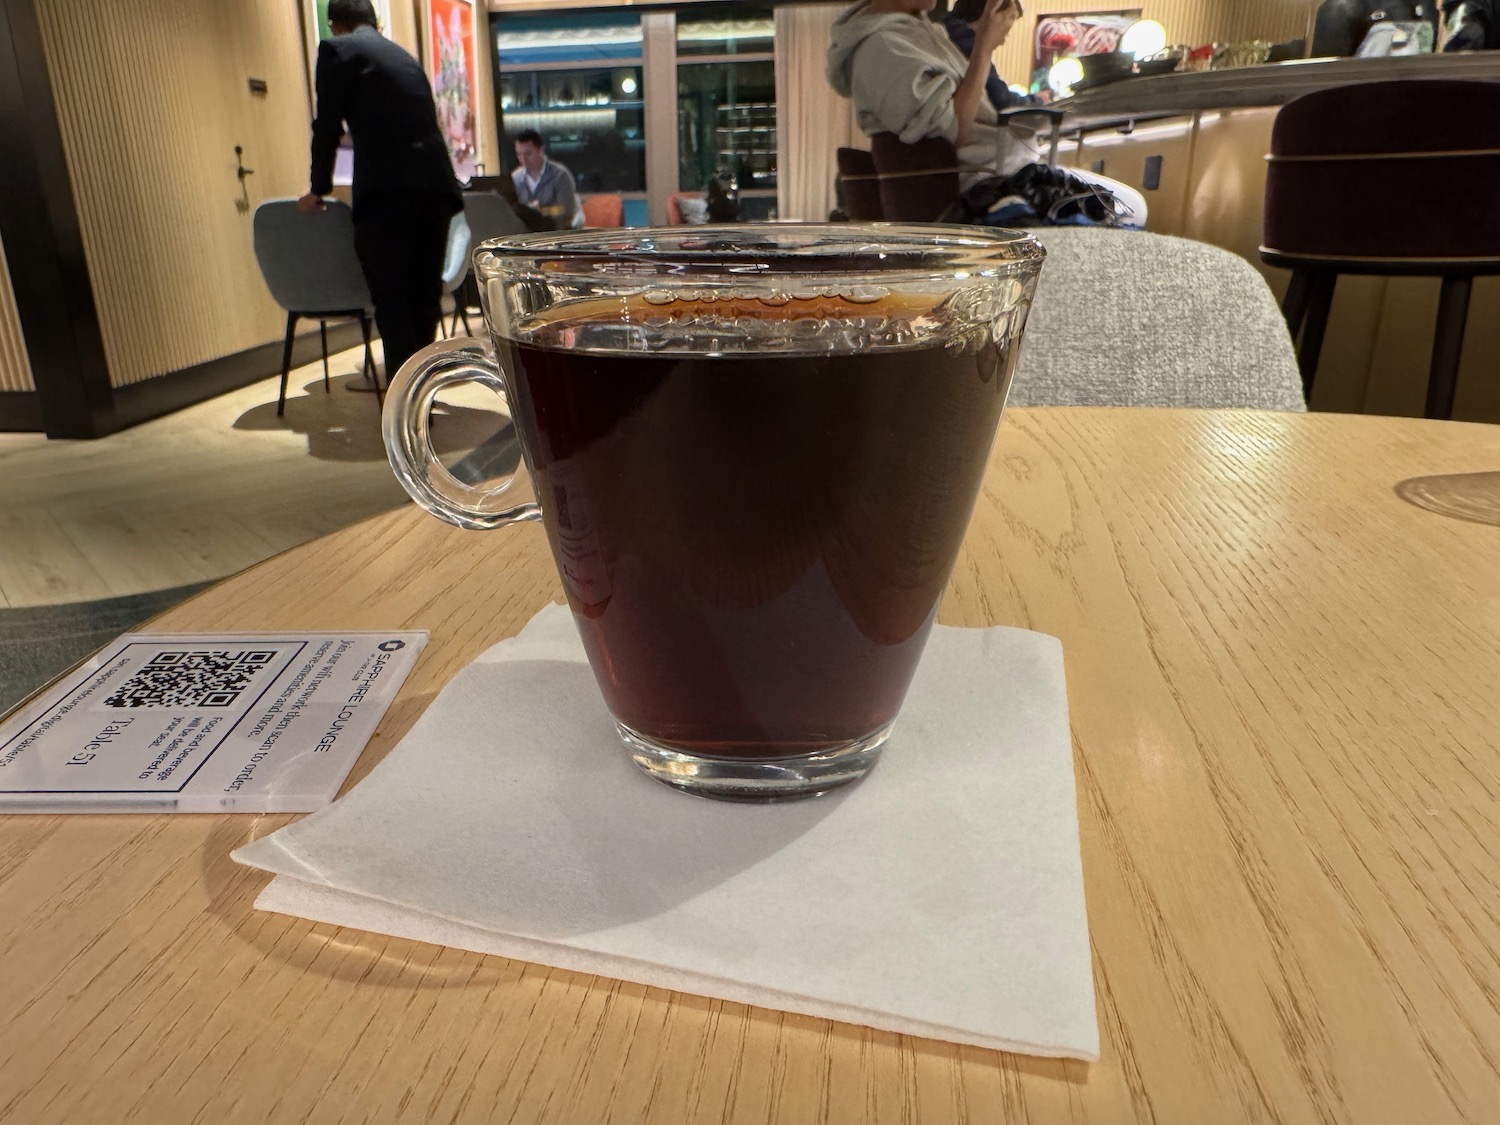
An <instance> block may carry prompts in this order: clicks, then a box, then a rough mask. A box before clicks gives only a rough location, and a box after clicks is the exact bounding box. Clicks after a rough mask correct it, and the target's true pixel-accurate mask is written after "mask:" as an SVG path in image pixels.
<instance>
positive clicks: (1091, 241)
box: [1010, 227, 1307, 411]
mask: <svg viewBox="0 0 1500 1125" xmlns="http://www.w3.org/2000/svg"><path fill="white" fill-rule="evenodd" d="M1031 233H1033V234H1035V235H1036V237H1037V239H1038V240H1039V241H1040V242H1041V243H1042V245H1043V246H1044V247H1046V250H1047V261H1046V264H1045V265H1043V267H1042V275H1041V279H1040V281H1039V282H1038V284H1037V294H1036V301H1035V304H1034V305H1033V306H1032V310H1031V315H1030V318H1029V320H1028V321H1027V325H1026V336H1025V340H1024V342H1023V343H1022V345H1021V355H1020V359H1019V361H1018V363H1017V366H1016V375H1015V381H1014V383H1013V384H1012V386H1011V392H1010V402H1011V403H1012V404H1013V405H1015V406H1201V407H1219V408H1230V407H1243V408H1248V409H1258V410H1291V411H1303V410H1306V409H1307V406H1306V404H1305V403H1304V402H1303V398H1302V380H1301V378H1300V376H1299V375H1298V373H1297V359H1296V356H1295V355H1294V354H1293V351H1292V341H1291V337H1290V335H1289V334H1288V333H1287V328H1286V321H1285V320H1284V319H1282V316H1281V312H1280V310H1279V309H1278V308H1277V306H1276V301H1275V298H1274V297H1273V296H1272V295H1271V291H1270V289H1269V288H1268V287H1267V285H1266V283H1265V280H1264V279H1263V278H1262V277H1261V276H1260V274H1259V273H1257V272H1256V271H1255V268H1254V267H1253V266H1251V265H1250V263H1249V262H1247V261H1245V260H1244V259H1243V258H1241V257H1239V256H1238V255H1235V254H1231V253H1230V252H1229V251H1227V250H1221V249H1219V248H1218V247H1216V246H1209V245H1207V244H1206V243H1202V242H1191V241H1189V240H1187V239H1185V238H1171V237H1168V236H1166V235H1159V234H1146V233H1143V232H1140V231H1119V230H1109V229H1104V228H1099V227H1043V228H1038V229H1036V230H1034V231H1032V232H1031Z"/></svg>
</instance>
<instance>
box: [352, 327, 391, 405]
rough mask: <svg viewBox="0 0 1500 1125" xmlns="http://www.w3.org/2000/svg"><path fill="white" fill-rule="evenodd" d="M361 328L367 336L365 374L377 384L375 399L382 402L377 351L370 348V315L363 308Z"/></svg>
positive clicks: (365, 336)
mask: <svg viewBox="0 0 1500 1125" xmlns="http://www.w3.org/2000/svg"><path fill="white" fill-rule="evenodd" d="M359 330H360V332H361V333H362V334H363V335H364V338H365V375H366V376H367V377H368V378H369V380H370V382H372V383H374V384H375V401H376V402H377V403H382V402H384V401H385V400H384V396H383V395H382V394H381V390H380V372H378V371H376V370H375V353H374V352H372V351H371V350H370V316H369V314H368V313H366V312H364V311H363V310H361V312H360V314H359ZM387 380H389V374H388V375H387Z"/></svg>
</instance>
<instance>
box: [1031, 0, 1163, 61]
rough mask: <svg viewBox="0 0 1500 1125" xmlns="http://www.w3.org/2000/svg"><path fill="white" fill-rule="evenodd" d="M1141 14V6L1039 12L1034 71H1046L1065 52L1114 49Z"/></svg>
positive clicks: (1033, 45) (1096, 52)
mask: <svg viewBox="0 0 1500 1125" xmlns="http://www.w3.org/2000/svg"><path fill="white" fill-rule="evenodd" d="M1140 18H1141V9H1139V8H1131V9H1128V10H1124V11H1122V10H1120V9H1115V10H1114V11H1112V12H1066V13H1063V14H1059V15H1050V16H1049V15H1039V16H1037V18H1036V34H1035V35H1033V36H1032V39H1031V72H1032V73H1033V74H1035V73H1037V72H1038V71H1046V70H1047V68H1048V67H1050V66H1051V65H1052V64H1053V63H1054V62H1055V61H1056V60H1057V59H1058V57H1059V56H1061V55H1072V56H1073V57H1074V58H1077V57H1078V56H1080V55H1100V54H1104V53H1105V52H1107V51H1113V50H1115V48H1117V47H1118V46H1119V45H1120V36H1121V35H1124V34H1125V29H1126V28H1127V27H1129V26H1130V25H1131V24H1132V23H1134V22H1135V21H1136V20H1138V19H1140Z"/></svg>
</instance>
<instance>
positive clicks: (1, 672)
mask: <svg viewBox="0 0 1500 1125" xmlns="http://www.w3.org/2000/svg"><path fill="white" fill-rule="evenodd" d="M209 585H212V583H209V582H199V583H196V584H194V585H191V586H174V587H172V588H171V589H169V590H152V591H150V592H149V593H145V594H131V595H130V596H128V597H123V598H105V599H103V600H102V601H92V602H70V603H69V604H67V605H41V606H30V607H28V608H25V609H0V714H3V713H4V712H6V711H8V710H9V709H10V708H12V707H14V706H15V705H16V704H17V703H19V702H20V701H21V700H23V699H25V698H26V697H27V696H28V695H30V694H31V693H32V692H33V691H35V690H36V689H37V688H39V687H41V686H42V685H43V684H45V683H47V682H48V681H49V680H51V679H52V678H53V677H54V676H56V675H57V674H58V673H60V672H63V671H66V670H67V669H68V668H71V667H72V666H73V665H74V664H76V663H78V662H79V661H80V660H82V659H84V657H86V656H89V655H90V654H92V653H94V652H96V651H97V650H98V649H100V648H102V647H103V646H104V645H106V644H108V643H109V642H110V641H112V640H114V639H115V638H116V637H118V636H119V635H120V634H121V633H128V632H130V631H131V630H132V629H135V628H136V627H137V626H139V625H141V624H142V623H143V622H145V621H148V620H150V619H151V618H152V617H155V616H156V615H157V614H158V613H161V612H162V611H163V610H165V609H169V608H170V607H172V606H174V605H176V604H177V603H178V602H180V601H183V600H184V599H186V598H189V597H191V596H192V595H194V594H196V593H197V592H198V591H199V590H201V589H203V588H204V587H205V586H209Z"/></svg>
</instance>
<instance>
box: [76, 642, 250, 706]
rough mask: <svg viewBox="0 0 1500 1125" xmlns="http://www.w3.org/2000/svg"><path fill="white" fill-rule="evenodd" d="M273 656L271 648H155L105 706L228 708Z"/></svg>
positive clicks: (105, 702)
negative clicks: (220, 649)
mask: <svg viewBox="0 0 1500 1125" xmlns="http://www.w3.org/2000/svg"><path fill="white" fill-rule="evenodd" d="M275 659H276V653H274V652H250V651H241V652H211V651H207V650H193V651H165V652H158V653H157V654H156V655H155V656H153V657H152V658H151V660H150V662H149V663H148V664H146V665H145V667H143V668H142V669H141V670H140V671H139V672H137V673H136V674H135V675H133V676H131V677H130V679H128V680H126V681H125V682H124V683H123V684H121V685H120V686H119V687H118V688H116V689H115V692H114V694H113V695H111V696H110V697H109V698H108V699H106V700H105V701H104V705H105V706H106V707H228V706H229V705H230V704H232V703H233V702H234V701H235V700H236V699H238V698H239V697H240V695H241V694H243V693H244V691H245V690H246V689H247V688H248V687H249V686H250V684H251V681H253V680H254V679H255V678H256V676H258V675H259V674H260V673H261V672H263V671H264V670H265V669H266V668H267V667H269V666H270V665H271V663H272V662H273V661H274V660H275Z"/></svg>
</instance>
